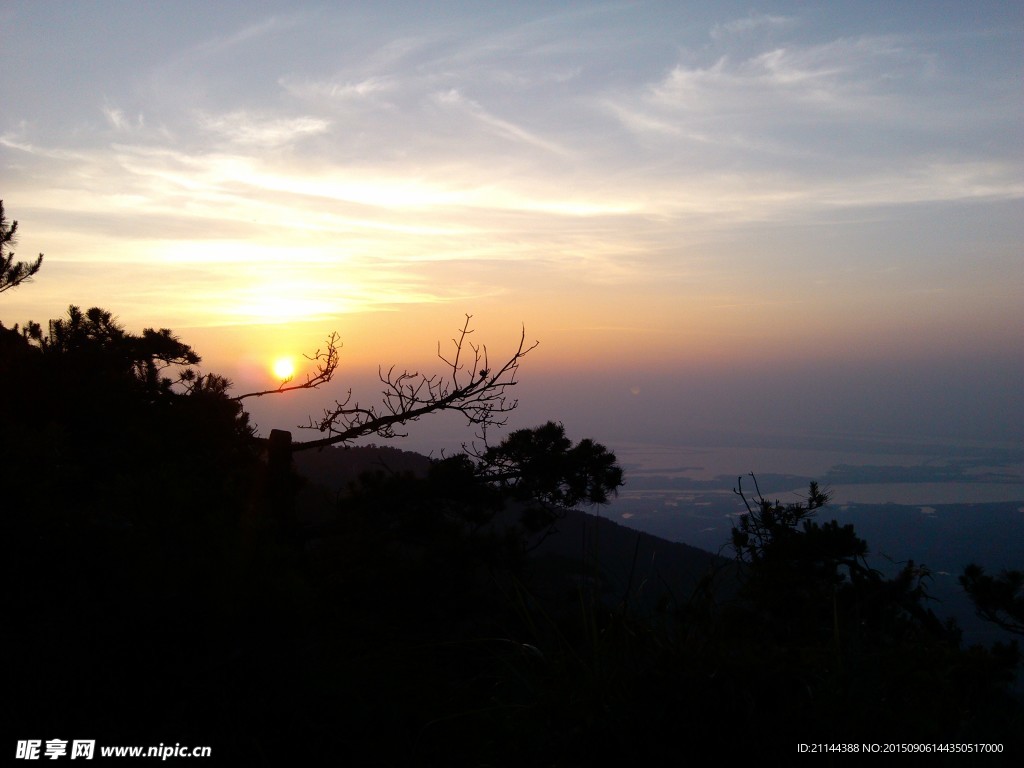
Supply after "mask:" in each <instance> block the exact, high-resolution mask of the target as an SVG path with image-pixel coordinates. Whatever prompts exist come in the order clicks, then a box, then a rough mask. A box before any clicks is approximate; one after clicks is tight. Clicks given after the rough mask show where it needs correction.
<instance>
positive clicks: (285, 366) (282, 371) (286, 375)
mask: <svg viewBox="0 0 1024 768" xmlns="http://www.w3.org/2000/svg"><path fill="white" fill-rule="evenodd" d="M294 375H295V361H294V360H292V359H291V358H290V357H279V358H277V360H275V361H274V376H276V377H277V378H279V379H281V380H282V381H284V380H285V379H290V378H292V377H293V376H294Z"/></svg>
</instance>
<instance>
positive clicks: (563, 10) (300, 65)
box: [0, 2, 1024, 439]
mask: <svg viewBox="0 0 1024 768" xmlns="http://www.w3.org/2000/svg"><path fill="white" fill-rule="evenodd" d="M0 24H2V26H3V29H4V30H5V42H4V46H3V48H2V50H0V65H2V71H3V72H4V87H3V93H4V104H5V109H4V110H3V111H2V113H0V197H2V199H3V200H4V201H5V205H6V207H7V211H8V214H9V215H10V216H12V217H14V218H17V219H19V220H20V221H21V230H20V231H21V238H20V244H19V249H18V250H19V253H20V254H21V255H23V256H27V255H30V254H34V253H38V252H40V251H42V252H45V253H46V264H45V266H44V271H43V272H42V273H41V274H40V276H39V278H38V279H37V281H36V282H35V283H34V284H33V285H31V286H24V287H22V288H20V289H18V290H17V291H13V292H9V293H7V294H5V296H4V298H3V304H0V320H2V321H3V322H4V323H6V324H8V325H9V324H12V323H14V322H23V321H24V320H26V319H29V318H32V319H43V318H45V317H52V316H56V315H58V314H59V313H60V312H61V311H62V310H63V308H64V307H66V306H67V304H69V303H72V302H73V303H78V304H83V305H93V304H98V305H101V306H104V307H105V308H107V309H110V310H112V311H113V312H115V314H117V315H118V316H119V317H120V318H121V320H122V321H123V322H124V323H125V324H127V325H129V326H130V327H134V328H139V327H142V326H157V327H162V326H169V327H172V328H174V329H175V330H177V331H179V332H180V333H181V335H182V336H183V337H185V339H186V340H188V341H190V342H192V343H193V344H194V345H195V346H196V347H197V348H198V349H199V351H200V353H201V354H203V355H204V358H205V360H206V362H207V363H208V364H209V365H210V367H211V368H213V369H215V370H221V371H224V372H226V373H228V374H229V375H231V376H232V378H234V379H235V380H236V381H239V382H241V383H242V384H250V383H251V384H255V383H256V382H258V381H259V380H260V377H264V378H265V377H266V376H267V375H268V374H267V365H268V364H269V361H270V360H271V359H273V358H274V357H275V356H278V355H280V354H286V353H288V354H295V353H298V352H301V351H303V350H311V349H312V348H313V347H315V346H316V344H317V342H318V341H319V340H320V339H322V337H323V336H324V335H325V334H326V333H327V332H329V331H331V330H335V329H336V330H338V331H339V332H340V333H341V335H342V338H343V339H344V340H345V343H346V347H345V354H346V355H347V357H346V358H345V360H346V363H347V364H351V365H352V366H353V373H352V375H353V376H357V375H360V374H357V372H356V371H357V369H358V370H362V368H359V366H364V367H365V366H371V367H372V371H375V365H376V363H377V362H388V363H390V362H392V361H397V362H404V361H405V360H410V364H418V363H419V361H421V360H428V359H429V357H430V355H431V354H432V353H433V351H434V350H435V349H436V347H435V343H436V340H437V339H439V338H440V339H446V338H448V337H449V336H450V334H451V332H452V330H453V329H454V328H455V327H457V326H458V325H459V324H460V321H461V319H462V317H463V315H464V314H465V313H467V312H468V313H472V314H474V316H475V319H476V321H477V322H478V323H479V326H480V332H481V334H486V337H487V338H489V339H493V340H494V343H495V345H500V344H502V343H505V344H506V345H508V343H511V342H512V341H514V340H516V339H518V332H519V329H520V327H521V324H525V325H526V326H527V330H528V334H529V335H530V336H531V337H532V338H538V339H540V340H541V346H540V347H538V349H537V351H536V354H535V355H534V357H533V360H532V361H531V363H532V365H533V366H534V367H533V368H532V369H531V368H530V367H529V366H527V365H525V364H524V370H523V375H524V377H526V378H528V377H530V376H534V377H535V378H534V383H535V386H536V390H537V393H536V395H535V397H539V398H540V401H541V405H538V406H537V407H536V414H535V415H537V416H541V415H544V416H548V415H550V416H555V417H558V416H559V414H558V413H550V414H548V413H547V412H546V411H545V409H546V408H549V409H550V410H552V411H554V410H556V409H557V408H558V407H565V408H567V409H568V412H570V413H572V414H577V413H578V415H574V416H573V417H572V418H573V419H574V420H575V421H576V422H577V423H578V424H579V425H580V427H581V428H583V429H591V431H593V430H606V431H608V432H609V433H611V434H614V435H622V436H630V435H633V436H636V434H639V433H641V432H642V431H643V430H644V429H646V430H650V429H651V428H652V427H651V426H647V427H644V426H642V425H644V424H649V425H654V427H657V428H659V429H660V430H661V431H664V432H666V433H674V434H682V433H684V432H685V431H686V430H687V429H691V428H696V426H697V425H698V423H700V424H705V422H706V424H705V426H707V427H708V428H709V429H713V428H714V425H715V424H716V423H719V422H720V421H722V420H726V419H728V418H729V416H730V414H732V415H733V417H734V418H736V419H738V423H748V424H749V422H750V420H751V419H755V420H756V419H758V418H759V416H758V413H761V412H762V410H763V412H764V413H766V414H767V415H766V416H765V418H766V419H767V422H768V423H772V424H774V425H775V426H774V427H773V428H779V429H784V428H785V427H786V425H787V424H789V425H791V426H793V427H794V428H797V427H809V426H811V425H812V422H814V423H816V424H818V425H820V424H821V423H822V419H825V421H826V422H827V420H828V418H829V417H830V416H832V415H834V416H835V417H836V422H835V423H836V425H837V428H838V426H839V425H842V428H844V429H865V430H869V431H871V430H873V431H884V430H885V429H892V430H896V431H899V430H907V429H929V428H931V429H937V431H939V432H941V431H942V430H941V429H938V428H937V426H936V425H937V424H940V423H941V422H942V421H943V420H944V419H945V421H946V423H947V424H950V425H951V424H953V423H956V424H957V426H956V428H955V429H953V428H952V426H951V427H950V428H949V431H950V434H957V435H973V436H988V435H998V436H1001V437H1004V438H1007V437H1009V438H1013V437H1016V438H1018V439H1019V427H1016V428H1015V427H1012V426H1008V424H1009V425H1012V423H1013V419H1015V418H1017V417H1019V416H1021V415H1024V414H1022V408H1021V405H1020V397H1019V392H1020V391H1021V384H1022V370H1024V363H1022V359H1021V358H1022V356H1021V353H1020V352H1019V350H1020V349H1021V348H1024V344H1022V342H1024V338H1022V337H1024V311H1022V309H1021V307H1022V306H1024V247H1022V243H1024V223H1022V222H1024V215H1022V213H1024V211H1022V204H1021V201H1022V198H1024V154H1022V152H1021V147H1022V146H1024V141H1022V139H1024V135H1022V134H1024V98H1022V96H1024V94H1022V87H1021V83H1022V82H1024V77H1022V75H1024V55H1022V54H1021V51H1024V6H1022V5H1021V4H1020V3H1006V2H975V3H970V4H966V3H941V2H906V3H898V4H888V3H872V2H856V3H820V4H813V3H796V2H788V3H787V2H778V3H757V2H755V3H749V2H746V3H728V2H716V3H515V4H498V3H308V2H297V3H296V2H291V3H276V2H264V3H259V2H256V3H252V2H246V3H186V2H173V3H135V2H125V3H115V2H91V3H90V2H82V3H74V4H69V3H57V2H6V3H4V4H3V5H2V6H0ZM566 366H570V367H571V368H572V370H574V371H578V372H579V373H580V376H581V377H583V380H582V381H575V382H574V381H572V380H570V381H566V380H565V377H564V375H563V374H562V373H561V372H562V371H564V369H565V367H566ZM764 376H767V377H768V378H769V379H771V381H772V382H774V383H772V384H771V385H770V386H768V387H767V389H768V390H770V391H771V392H772V393H773V394H772V395H771V397H769V396H768V395H766V394H765V387H763V386H758V381H757V380H758V378H759V377H760V378H761V379H762V380H764ZM524 386H525V383H524ZM687 388H688V389H687ZM583 392H586V393H587V394H586V396H585V397H581V393H583ZM795 392H803V393H804V394H802V395H794V393H795ZM838 393H841V396H838ZM833 395H837V396H833ZM617 398H622V399H621V400H619V399H617ZM752 398H755V399H756V400H757V402H758V403H763V406H764V408H763V409H761V410H758V409H755V412H754V413H752V414H748V415H747V416H745V417H743V418H740V417H739V416H737V413H738V411H743V407H741V404H742V403H747V404H749V403H750V402H751V399H752ZM677 401H684V402H686V403H691V404H693V405H692V406H690V408H691V410H687V412H686V413H680V414H679V415H678V416H676V415H673V417H672V418H671V419H666V417H665V413H666V410H669V411H671V412H672V413H673V414H675V413H676V406H674V405H673V406H669V405H668V404H669V403H675V402H677ZM616 403H618V404H619V405H616ZM559 404H561V405H559ZM808 404H814V405H813V408H810V410H808V408H807V407H803V406H808ZM261 407H262V406H261ZM588 408H590V411H589V414H590V415H589V416H588ZM609 408H610V409H611V411H612V412H613V413H618V414H623V413H626V412H627V411H628V409H634V410H635V411H636V414H635V415H633V416H630V418H629V420H628V423H626V421H624V420H623V419H616V418H614V417H612V416H609V415H608V413H609ZM623 409H626V410H623ZM629 412H630V413H632V411H629ZM694 412H696V413H697V414H698V415H699V416H700V418H698V417H697V416H696V415H694ZM812 412H813V413H814V414H817V415H816V416H814V417H813V419H812V417H811V416H810V415H809V414H810V413H812ZM972 414H973V415H972ZM281 417H282V418H284V416H281ZM274 418H277V415H276V414H275V413H273V412H268V413H267V414H266V415H265V419H270V420H272V419H274ZM1008 419H1009V421H1008ZM1018 423H1019V422H1018ZM631 425H632V426H631ZM595 436H598V437H600V435H595Z"/></svg>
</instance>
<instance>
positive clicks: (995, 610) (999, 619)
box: [960, 563, 1024, 635]
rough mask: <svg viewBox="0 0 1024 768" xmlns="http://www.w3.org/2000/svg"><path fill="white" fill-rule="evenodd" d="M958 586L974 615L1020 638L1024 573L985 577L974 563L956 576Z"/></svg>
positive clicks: (1023, 631)
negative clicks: (960, 587) (961, 588)
mask: <svg viewBox="0 0 1024 768" xmlns="http://www.w3.org/2000/svg"><path fill="white" fill-rule="evenodd" d="M960 585H961V586H962V587H963V588H964V590H965V591H966V592H967V594H968V595H969V596H970V598H971V601H972V602H973V603H974V608H975V610H976V611H977V613H978V615H979V616H981V617H982V618H983V619H985V620H986V621H991V622H992V623H993V624H995V625H996V626H999V627H1002V628H1003V629H1005V630H1006V631H1008V632H1012V633H1014V634H1016V635H1024V573H1022V572H1021V571H1003V572H1002V573H1000V574H999V575H998V576H989V575H988V574H987V573H985V569H984V568H982V567H981V566H979V565H976V564H975V563H971V564H970V565H968V566H967V567H966V568H965V569H964V572H963V575H962V576H960Z"/></svg>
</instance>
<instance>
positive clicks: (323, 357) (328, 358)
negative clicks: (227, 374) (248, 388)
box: [232, 332, 341, 401]
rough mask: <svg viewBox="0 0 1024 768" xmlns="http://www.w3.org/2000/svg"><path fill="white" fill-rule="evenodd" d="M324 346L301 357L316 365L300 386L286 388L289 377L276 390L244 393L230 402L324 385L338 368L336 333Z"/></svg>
mask: <svg viewBox="0 0 1024 768" xmlns="http://www.w3.org/2000/svg"><path fill="white" fill-rule="evenodd" d="M326 345H327V348H326V349H324V350H320V349H318V350H317V351H316V352H314V353H313V354H312V355H303V357H304V358H306V359H307V360H310V361H312V362H314V363H316V373H315V374H306V381H305V382H303V383H302V384H292V385H291V386H288V382H290V381H292V379H293V377H291V376H289V377H288V378H287V379H284V380H283V381H282V382H281V385H280V386H278V387H277V388H276V389H265V390H263V391H262V392H246V393H245V394H244V395H238V396H237V397H233V398H232V400H236V401H237V400H245V398H247V397H263V395H280V394H281V393H283V392H294V391H295V390H296V389H316V388H317V387H319V386H320V385H321V384H326V383H327V382H329V381H330V380H331V379H332V378H333V377H334V372H335V371H336V370H337V368H338V350H339V349H341V344H340V343H339V342H338V334H337V332H334V333H332V334H331V335H330V336H328V337H327V341H326Z"/></svg>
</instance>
